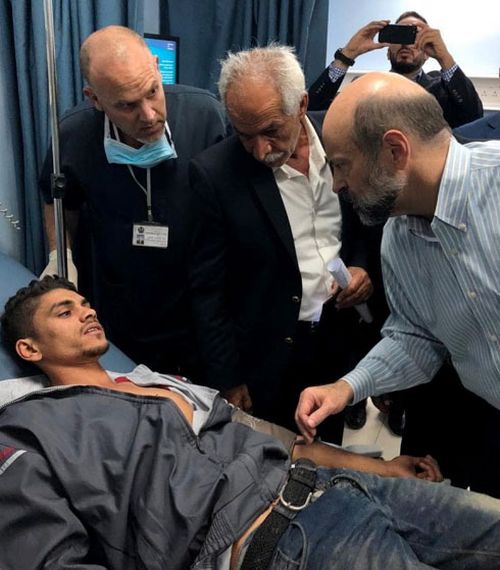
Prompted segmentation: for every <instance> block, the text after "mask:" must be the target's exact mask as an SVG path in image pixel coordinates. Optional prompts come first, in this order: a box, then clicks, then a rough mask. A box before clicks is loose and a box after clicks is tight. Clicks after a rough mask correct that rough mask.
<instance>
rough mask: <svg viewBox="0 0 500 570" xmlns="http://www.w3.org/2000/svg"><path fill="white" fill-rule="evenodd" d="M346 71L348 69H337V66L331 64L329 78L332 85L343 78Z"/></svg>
mask: <svg viewBox="0 0 500 570" xmlns="http://www.w3.org/2000/svg"><path fill="white" fill-rule="evenodd" d="M346 71H347V70H346V69H342V68H341V67H337V66H336V65H335V64H333V63H330V65H329V66H328V77H329V78H330V81H331V82H332V83H335V82H336V81H338V80H339V79H340V78H341V77H344V75H345V74H346Z"/></svg>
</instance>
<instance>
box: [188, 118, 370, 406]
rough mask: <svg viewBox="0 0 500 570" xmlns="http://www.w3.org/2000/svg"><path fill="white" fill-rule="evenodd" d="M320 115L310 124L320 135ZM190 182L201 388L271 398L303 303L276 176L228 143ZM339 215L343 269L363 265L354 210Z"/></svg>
mask: <svg viewBox="0 0 500 570" xmlns="http://www.w3.org/2000/svg"><path fill="white" fill-rule="evenodd" d="M318 115H320V117H319V118H320V119H321V120H320V121H319V122H317V121H315V120H314V119H317V118H318ZM323 116H324V113H321V114H316V117H311V116H310V118H311V120H313V122H314V123H315V127H316V128H317V130H318V129H319V128H320V126H321V121H322V119H323ZM190 180H191V189H192V192H193V194H194V196H193V203H194V204H195V205H196V210H197V211H196V218H197V228H196V231H195V234H194V243H193V253H192V257H191V284H192V297H193V310H194V315H195V321H196V323H197V328H198V335H199V336H198V338H199V342H200V345H201V349H202V354H203V360H204V372H205V377H204V382H205V383H207V384H208V385H211V386H215V387H218V388H221V389H227V388H230V387H232V386H236V385H239V384H242V383H246V384H248V385H249V387H250V391H251V394H252V397H254V396H255V395H256V392H259V391H261V392H265V393H267V395H268V397H272V392H273V390H272V388H273V387H276V386H277V384H278V383H279V381H280V380H281V378H282V377H283V374H284V371H285V368H286V365H287V363H288V359H289V356H290V350H291V343H290V339H291V338H292V337H293V336H294V333H295V326H296V323H297V320H298V317H299V308H300V300H301V295H302V282H301V276H300V272H299V267H298V262H297V257H296V253H295V246H294V240H293V236H292V232H291V228H290V224H289V221H288V217H287V214H286V210H285V207H284V205H283V202H282V199H281V195H280V193H279V189H278V187H277V185H276V182H275V180H274V176H273V173H272V170H271V168H269V167H267V166H265V165H263V164H261V163H259V162H258V161H256V160H255V159H254V158H253V157H252V156H251V155H250V154H249V153H247V152H246V151H245V150H244V148H243V146H242V145H241V143H240V141H239V140H238V138H237V136H232V137H229V138H228V139H226V140H224V141H222V142H221V143H218V144H216V145H214V146H213V147H211V148H209V149H207V150H206V151H204V152H203V153H202V154H201V155H200V156H198V157H196V158H195V159H193V160H192V161H191V168H190ZM342 216H343V218H342V239H343V249H342V252H341V255H342V257H343V259H344V261H345V263H346V265H356V266H361V267H366V262H365V258H366V251H365V248H364V247H363V245H362V244H361V243H360V241H358V240H357V239H355V238H353V235H355V234H356V233H357V229H358V228H360V222H359V221H358V219H357V216H356V215H355V214H354V212H353V210H352V208H351V207H350V206H349V205H347V206H346V205H342ZM348 311H351V309H348ZM340 312H341V313H343V312H344V311H340ZM312 381H313V379H311V382H312Z"/></svg>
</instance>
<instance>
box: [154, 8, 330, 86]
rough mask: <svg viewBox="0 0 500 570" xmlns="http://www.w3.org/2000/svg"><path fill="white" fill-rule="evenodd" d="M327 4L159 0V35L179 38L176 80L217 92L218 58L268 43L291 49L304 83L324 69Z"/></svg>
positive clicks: (309, 81)
mask: <svg viewBox="0 0 500 570" xmlns="http://www.w3.org/2000/svg"><path fill="white" fill-rule="evenodd" d="M327 23H328V0H182V1H180V0H162V1H161V2H160V31H161V33H165V34H170V35H174V36H179V37H180V62H179V76H180V82H181V83H186V84H188V85H196V86H198V87H204V88H205V89H209V90H211V91H213V92H216V90H217V88H216V83H217V79H218V76H219V70H220V63H219V60H220V59H222V58H223V57H224V55H225V54H226V52H227V51H228V50H231V51H239V50H241V49H247V48H249V47H253V46H255V45H261V46H262V45H267V44H268V43H269V42H271V41H276V42H279V43H281V44H287V45H292V46H294V47H295V49H296V51H297V55H298V57H299V60H300V61H301V63H302V65H303V67H304V71H305V75H306V82H307V83H308V84H309V83H312V81H314V80H315V79H316V77H317V76H318V75H319V74H320V73H321V72H322V71H323V69H324V65H325V49H326V33H327Z"/></svg>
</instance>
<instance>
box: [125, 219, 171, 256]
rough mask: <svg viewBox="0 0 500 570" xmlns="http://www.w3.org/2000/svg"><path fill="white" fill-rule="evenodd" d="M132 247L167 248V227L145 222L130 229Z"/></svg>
mask: <svg viewBox="0 0 500 570" xmlns="http://www.w3.org/2000/svg"><path fill="white" fill-rule="evenodd" d="M132 245H135V246H138V247H159V248H161V249H166V248H167V247H168V226H162V225H160V224H152V223H150V222H145V223H143V224H134V225H133V227H132Z"/></svg>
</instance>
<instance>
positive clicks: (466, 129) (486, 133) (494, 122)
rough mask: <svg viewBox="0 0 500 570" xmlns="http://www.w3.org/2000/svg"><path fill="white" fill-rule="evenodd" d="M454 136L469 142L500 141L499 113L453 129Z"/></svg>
mask: <svg viewBox="0 0 500 570" xmlns="http://www.w3.org/2000/svg"><path fill="white" fill-rule="evenodd" d="M454 134H456V135H460V136H461V137H465V138H466V139H470V140H492V139H493V140H498V139H500V111H498V112H497V113H493V114H492V115H488V116H487V117H483V118H482V119H478V120H477V121H473V122H472V123H469V124H467V125H463V126H462V127H459V128H458V129H455V131H454Z"/></svg>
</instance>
